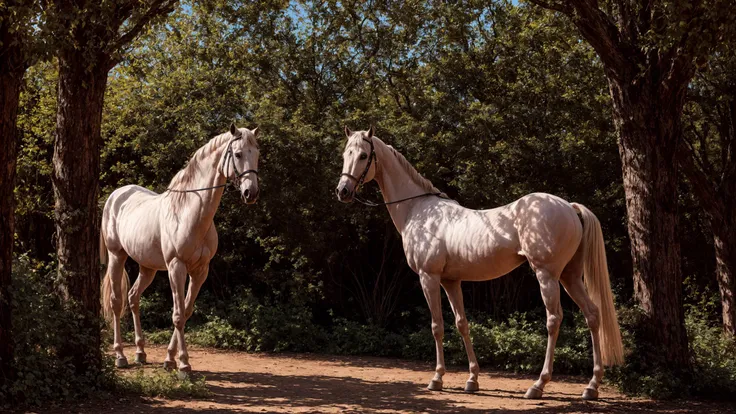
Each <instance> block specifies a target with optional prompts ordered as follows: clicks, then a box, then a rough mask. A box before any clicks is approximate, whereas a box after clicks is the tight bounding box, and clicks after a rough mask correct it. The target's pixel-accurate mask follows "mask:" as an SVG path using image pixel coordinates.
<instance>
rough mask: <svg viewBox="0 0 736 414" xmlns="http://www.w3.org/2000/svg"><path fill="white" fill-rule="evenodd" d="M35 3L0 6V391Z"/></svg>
mask: <svg viewBox="0 0 736 414" xmlns="http://www.w3.org/2000/svg"><path fill="white" fill-rule="evenodd" d="M35 6H36V2H35V1H22V0H21V1H9V2H4V3H0V143H1V144H0V145H2V151H0V387H1V386H2V385H3V384H4V382H5V381H6V379H8V378H12V377H13V373H12V372H13V371H12V364H13V336H12V329H11V328H12V317H11V316H12V296H11V278H12V277H11V270H12V261H13V244H14V236H15V228H14V224H15V203H14V200H15V197H14V195H13V191H14V188H15V166H16V159H17V154H18V141H17V136H16V123H17V119H18V100H19V97H20V91H21V86H22V84H23V75H24V74H25V71H26V69H27V68H28V65H29V63H30V62H31V59H32V57H33V56H34V52H35V42H34V41H33V40H32V39H31V36H30V33H31V31H32V16H33V12H34V8H35Z"/></svg>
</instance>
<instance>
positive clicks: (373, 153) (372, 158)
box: [340, 138, 447, 207]
mask: <svg viewBox="0 0 736 414" xmlns="http://www.w3.org/2000/svg"><path fill="white" fill-rule="evenodd" d="M363 141H365V142H367V143H368V144H370V146H371V155H370V156H369V157H368V164H366V166H365V170H363V174H361V175H360V178H356V177H355V176H354V175H352V174H348V173H342V174H340V176H341V177H342V176H343V175H344V176H345V177H348V178H350V179H353V180H355V182H356V183H357V185H356V186H355V195H354V198H355V200H356V201H357V202H359V203H360V204H363V205H364V206H368V207H380V206H388V205H391V204H398V203H403V202H404V201H409V200H413V199H415V198H421V197H429V196H437V197H440V198H447V196H444V197H443V193H424V194H419V195H415V196H412V197H406V198H402V199H401V200H394V201H387V202H383V203H376V202H374V201H370V200H365V199H363V198H361V197H360V196H358V190H360V187H361V186H363V182H364V181H365V176H366V175H368V171H369V170H370V169H371V164H373V161H375V162H376V164H378V159H377V158H376V151H375V148H374V147H373V139H365V138H363Z"/></svg>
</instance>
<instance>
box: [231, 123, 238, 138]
mask: <svg viewBox="0 0 736 414" xmlns="http://www.w3.org/2000/svg"><path fill="white" fill-rule="evenodd" d="M230 133H231V134H232V136H234V137H239V136H240V130H239V129H238V128H237V127H235V122H231V123H230Z"/></svg>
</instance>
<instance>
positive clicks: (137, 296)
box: [128, 266, 156, 364]
mask: <svg viewBox="0 0 736 414" xmlns="http://www.w3.org/2000/svg"><path fill="white" fill-rule="evenodd" d="M155 276H156V271H155V270H153V269H149V268H147V267H143V266H141V267H140V272H139V273H138V279H136V281H135V283H134V284H133V287H132V288H131V289H130V293H129V294H128V303H129V304H130V311H131V312H132V313H133V327H134V328H135V346H136V351H135V362H137V363H139V364H145V363H146V351H145V349H144V347H145V344H146V341H145V339H144V338H143V329H142V328H141V310H140V303H141V295H142V294H143V291H144V290H146V288H147V287H148V286H149V285H150V284H151V282H152V281H153V278H154V277H155Z"/></svg>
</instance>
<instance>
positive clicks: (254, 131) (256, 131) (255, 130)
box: [251, 127, 261, 138]
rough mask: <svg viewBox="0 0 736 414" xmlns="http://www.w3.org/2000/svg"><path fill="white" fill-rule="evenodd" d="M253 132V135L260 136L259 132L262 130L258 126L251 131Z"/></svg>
mask: <svg viewBox="0 0 736 414" xmlns="http://www.w3.org/2000/svg"><path fill="white" fill-rule="evenodd" d="M251 132H252V133H253V136H254V137H256V138H258V134H259V133H260V132H261V131H259V130H258V127H256V128H255V129H254V130H253V131H251Z"/></svg>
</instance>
